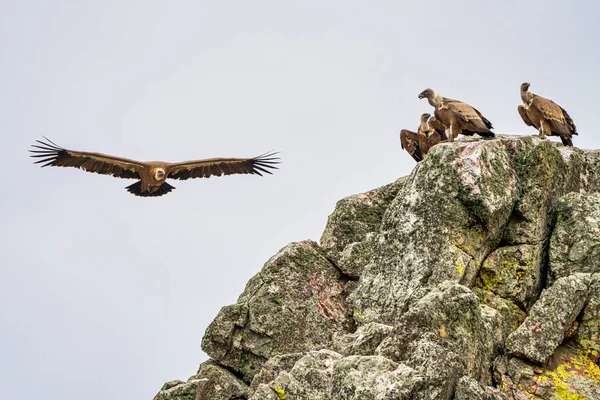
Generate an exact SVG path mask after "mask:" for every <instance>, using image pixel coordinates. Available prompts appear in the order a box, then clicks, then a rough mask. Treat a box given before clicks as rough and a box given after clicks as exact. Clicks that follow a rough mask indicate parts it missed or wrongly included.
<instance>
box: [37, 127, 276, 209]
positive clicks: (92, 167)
mask: <svg viewBox="0 0 600 400" xmlns="http://www.w3.org/2000/svg"><path fill="white" fill-rule="evenodd" d="M44 139H46V142H43V141H40V140H36V142H37V143H38V144H33V145H31V146H32V147H33V148H34V150H29V151H30V152H32V153H34V154H33V155H32V156H31V157H37V158H40V160H39V161H36V162H35V164H40V163H41V164H42V167H46V166H48V165H52V166H56V167H74V168H81V169H83V170H84V171H88V172H95V173H97V174H104V175H112V176H114V177H115V178H124V179H137V180H138V181H137V182H136V183H134V184H133V185H129V186H127V187H126V188H125V189H127V191H128V192H130V193H133V194H134V195H136V196H141V197H156V196H162V195H163V194H167V193H169V192H170V191H171V190H173V189H175V187H173V186H171V185H169V184H168V183H167V182H166V180H167V179H181V180H185V179H190V178H210V177H211V176H221V175H232V174H254V175H260V176H262V173H267V174H271V171H269V169H277V166H276V164H279V162H278V161H277V160H279V157H275V155H276V154H277V153H272V152H271V153H265V154H262V155H260V156H258V157H254V158H208V159H205V160H194V161H184V162H177V163H168V162H163V161H150V162H142V161H135V160H129V159H127V158H120V157H114V156H110V155H107V154H101V153H88V152H84V151H73V150H67V149H63V148H62V147H60V146H58V145H57V144H56V143H54V142H52V141H51V140H50V139H48V138H46V137H44Z"/></svg>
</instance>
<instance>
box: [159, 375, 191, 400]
mask: <svg viewBox="0 0 600 400" xmlns="http://www.w3.org/2000/svg"><path fill="white" fill-rule="evenodd" d="M201 382H202V381H201V380H200V379H194V380H190V381H188V382H182V381H179V380H177V381H170V382H167V383H165V384H164V385H163V387H162V389H161V390H160V392H158V394H157V395H156V396H154V400H196V389H197V387H198V384H199V383H201Z"/></svg>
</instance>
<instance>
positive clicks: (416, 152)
mask: <svg viewBox="0 0 600 400" xmlns="http://www.w3.org/2000/svg"><path fill="white" fill-rule="evenodd" d="M438 124H439V121H437V120H436V119H435V117H432V116H431V115H429V114H427V113H425V114H422V115H421V120H420V123H419V128H418V129H417V132H416V133H415V132H413V131H409V130H407V129H402V130H401V131H400V146H401V147H402V148H403V149H404V150H406V152H407V153H408V154H410V155H411V157H412V158H414V159H415V161H416V162H419V161H422V160H423V158H424V157H425V154H427V153H428V152H429V149H431V148H432V147H433V146H435V145H436V144H438V143H439V142H441V141H444V140H447V137H446V134H445V133H444V131H443V130H442V131H441V132H440V131H439V130H438V129H436V128H434V126H436V127H438V128H439V125H438ZM432 125H433V126H432Z"/></svg>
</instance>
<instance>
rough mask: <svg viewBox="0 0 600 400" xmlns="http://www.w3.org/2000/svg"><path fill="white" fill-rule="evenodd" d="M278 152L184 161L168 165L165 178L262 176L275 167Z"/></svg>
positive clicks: (277, 162)
mask: <svg viewBox="0 0 600 400" xmlns="http://www.w3.org/2000/svg"><path fill="white" fill-rule="evenodd" d="M277 154H278V153H277V152H275V153H273V152H271V153H265V154H262V155H260V156H258V157H254V158H208V159H206V160H194V161H184V162H179V163H172V164H169V165H168V167H167V168H168V172H167V178H171V179H181V180H185V179H190V178H210V177H211V176H221V175H233V174H254V175H260V176H262V174H263V173H267V174H271V173H272V172H271V171H269V170H270V169H277V166H276V165H277V164H279V161H277V160H279V159H280V158H279V157H275V155H277Z"/></svg>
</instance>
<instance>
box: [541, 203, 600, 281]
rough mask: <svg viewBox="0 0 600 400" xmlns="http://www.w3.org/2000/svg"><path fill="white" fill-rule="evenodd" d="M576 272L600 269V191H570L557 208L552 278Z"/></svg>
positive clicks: (551, 243)
mask: <svg viewBox="0 0 600 400" xmlns="http://www.w3.org/2000/svg"><path fill="white" fill-rule="evenodd" d="M577 272H600V193H592V194H580V193H569V194H567V195H566V196H564V197H563V198H562V199H561V201H560V204H559V207H558V217H557V221H556V226H555V228H554V232H553V234H552V240H551V241H550V273H549V275H550V279H549V280H550V282H553V281H555V280H556V279H558V278H560V277H563V276H568V275H570V274H573V273H577Z"/></svg>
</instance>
